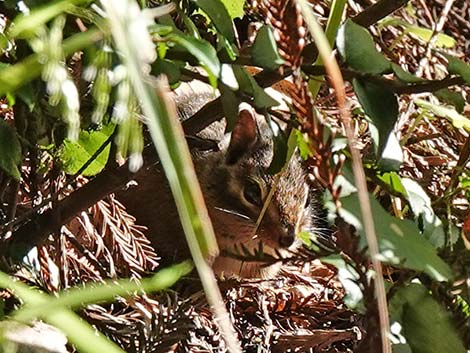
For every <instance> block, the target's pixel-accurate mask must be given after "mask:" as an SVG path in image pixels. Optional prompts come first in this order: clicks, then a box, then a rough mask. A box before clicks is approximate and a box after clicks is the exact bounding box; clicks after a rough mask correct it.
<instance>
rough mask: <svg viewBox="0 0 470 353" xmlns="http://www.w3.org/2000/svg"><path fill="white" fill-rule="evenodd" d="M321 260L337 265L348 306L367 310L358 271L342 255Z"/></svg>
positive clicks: (361, 310) (362, 310) (359, 310)
mask: <svg viewBox="0 0 470 353" xmlns="http://www.w3.org/2000/svg"><path fill="white" fill-rule="evenodd" d="M321 261H322V262H324V263H327V264H331V265H333V266H335V267H336V268H337V269H338V270H339V271H338V279H339V281H340V282H341V285H342V286H343V288H344V290H345V292H346V295H345V296H344V298H343V300H344V303H345V304H346V305H347V306H348V308H351V309H354V310H356V311H358V312H365V308H364V295H363V293H362V290H361V288H360V287H359V285H358V283H359V280H360V276H359V274H358V273H357V271H356V270H355V269H354V268H353V267H352V266H351V265H349V264H348V263H346V261H344V259H343V258H342V257H341V256H340V255H336V254H335V255H330V256H328V257H323V258H321Z"/></svg>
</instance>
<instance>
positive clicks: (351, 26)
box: [336, 19, 391, 74]
mask: <svg viewBox="0 0 470 353" xmlns="http://www.w3.org/2000/svg"><path fill="white" fill-rule="evenodd" d="M336 44H337V46H338V50H339V52H340V53H341V56H342V57H343V60H344V61H345V62H346V64H347V65H349V66H350V67H352V68H353V69H355V70H358V71H361V72H365V73H369V74H382V73H386V72H389V71H390V70H391V64H390V62H389V61H388V60H387V59H386V58H385V57H384V56H383V54H382V53H380V52H379V51H378V50H377V48H376V47H375V43H374V40H373V39H372V36H371V35H370V33H369V32H368V31H367V29H365V28H364V27H361V26H359V25H358V24H356V23H354V22H353V21H351V20H350V19H348V20H346V22H345V23H344V24H343V25H342V26H341V27H340V29H339V30H338V36H337V38H336ZM365 58H367V59H365Z"/></svg>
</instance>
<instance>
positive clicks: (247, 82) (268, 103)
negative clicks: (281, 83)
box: [233, 65, 279, 109]
mask: <svg viewBox="0 0 470 353" xmlns="http://www.w3.org/2000/svg"><path fill="white" fill-rule="evenodd" d="M233 73H234V74H235V77H236V78H237V81H238V85H239V86H240V90H241V91H243V92H245V93H247V94H248V95H250V96H252V97H253V105H254V106H255V107H256V108H257V109H267V108H271V107H274V106H277V105H279V102H278V101H276V100H275V99H274V98H272V97H271V96H270V95H269V94H267V93H266V92H265V90H264V89H263V88H261V87H260V86H259V85H258V83H257V82H256V80H255V79H254V78H253V76H251V75H250V74H249V73H248V72H246V70H245V68H243V67H242V66H240V65H233Z"/></svg>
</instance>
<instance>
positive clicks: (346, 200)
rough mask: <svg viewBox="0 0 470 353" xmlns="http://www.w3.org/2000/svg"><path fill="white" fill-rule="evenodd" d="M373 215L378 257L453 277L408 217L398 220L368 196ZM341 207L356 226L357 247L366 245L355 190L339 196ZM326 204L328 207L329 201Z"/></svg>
mask: <svg viewBox="0 0 470 353" xmlns="http://www.w3.org/2000/svg"><path fill="white" fill-rule="evenodd" d="M369 199H370V203H371V208H372V216H373V218H374V220H376V222H375V230H376V234H377V240H378V242H379V250H380V251H379V255H380V260H381V261H383V262H385V263H388V264H392V265H394V266H397V267H403V268H408V269H412V270H416V271H420V272H424V273H426V274H428V275H429V276H431V277H432V278H434V279H435V280H437V281H447V280H449V279H450V278H451V277H452V272H451V270H450V268H449V266H448V265H447V264H446V263H445V262H444V261H443V260H442V259H441V258H440V257H439V256H438V255H437V253H436V250H435V249H434V247H433V246H432V245H431V244H430V243H429V242H428V240H426V239H425V238H424V237H423V236H422V235H421V234H420V231H419V229H418V227H417V226H416V224H415V223H414V222H412V221H410V220H401V219H398V218H395V217H393V216H391V215H390V214H389V213H388V212H386V211H385V210H384V209H383V208H382V206H381V205H380V204H379V203H378V201H377V200H375V198H373V197H370V198H369ZM341 203H342V205H343V208H341V209H340V210H339V214H340V216H341V217H342V218H343V219H344V220H346V221H347V222H348V223H350V224H352V225H353V226H355V227H356V229H357V230H358V232H359V233H360V235H361V241H360V247H361V249H363V248H365V247H366V245H367V242H366V239H365V235H364V229H363V226H362V225H363V222H362V215H361V211H360V207H359V200H358V198H357V194H352V195H350V196H346V197H343V198H341ZM328 207H330V208H331V205H329V206H328Z"/></svg>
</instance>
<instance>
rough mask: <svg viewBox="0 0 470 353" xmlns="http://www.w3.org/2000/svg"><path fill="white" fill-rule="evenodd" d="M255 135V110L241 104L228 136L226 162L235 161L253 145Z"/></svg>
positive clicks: (256, 134)
mask: <svg viewBox="0 0 470 353" xmlns="http://www.w3.org/2000/svg"><path fill="white" fill-rule="evenodd" d="M257 137H258V126H257V125H256V117H255V112H254V111H253V109H252V108H251V107H250V106H248V107H246V106H243V105H242V106H241V107H240V111H239V113H238V120H237V123H236V125H235V127H234V128H233V130H232V135H231V137H230V144H229V146H228V150H227V157H226V162H227V164H235V163H237V162H238V161H239V160H240V158H241V157H242V156H243V155H244V154H245V153H247V152H248V151H249V150H250V149H251V148H252V147H253V145H254V144H255V142H256V139H257Z"/></svg>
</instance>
